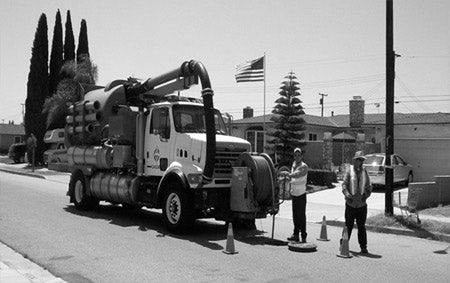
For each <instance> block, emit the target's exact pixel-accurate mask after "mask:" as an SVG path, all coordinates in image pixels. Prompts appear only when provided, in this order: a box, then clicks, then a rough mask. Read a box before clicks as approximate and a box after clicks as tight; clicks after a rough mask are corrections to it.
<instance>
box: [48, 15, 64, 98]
mask: <svg viewBox="0 0 450 283" xmlns="http://www.w3.org/2000/svg"><path fill="white" fill-rule="evenodd" d="M62 65H63V32H62V24H61V13H60V12H59V10H58V12H57V13H56V19H55V27H54V29H53V40H52V52H51V55H50V75H49V94H50V95H52V94H54V93H55V91H56V87H57V86H58V83H59V81H61V67H62Z"/></svg>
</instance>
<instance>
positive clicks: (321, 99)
mask: <svg viewBox="0 0 450 283" xmlns="http://www.w3.org/2000/svg"><path fill="white" fill-rule="evenodd" d="M319 95H320V96H322V97H321V98H320V105H322V114H321V115H320V117H323V97H324V96H328V94H325V93H319Z"/></svg>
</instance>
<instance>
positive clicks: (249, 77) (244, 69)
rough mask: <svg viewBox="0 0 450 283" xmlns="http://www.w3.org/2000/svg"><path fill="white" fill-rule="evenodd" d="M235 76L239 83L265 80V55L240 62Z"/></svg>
mask: <svg viewBox="0 0 450 283" xmlns="http://www.w3.org/2000/svg"><path fill="white" fill-rule="evenodd" d="M235 77H236V82H237V83H242V82H261V81H264V56H263V57H261V58H258V59H255V60H252V61H247V62H245V63H242V64H239V65H238V66H237V67H236V75H235Z"/></svg>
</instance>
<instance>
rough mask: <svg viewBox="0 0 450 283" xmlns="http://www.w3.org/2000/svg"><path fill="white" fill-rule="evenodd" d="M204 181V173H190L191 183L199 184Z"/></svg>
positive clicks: (189, 180)
mask: <svg viewBox="0 0 450 283" xmlns="http://www.w3.org/2000/svg"><path fill="white" fill-rule="evenodd" d="M201 181H202V174H188V182H189V184H199V183H200V182H201Z"/></svg>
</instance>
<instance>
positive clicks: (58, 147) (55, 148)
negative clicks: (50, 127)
mask: <svg viewBox="0 0 450 283" xmlns="http://www.w3.org/2000/svg"><path fill="white" fill-rule="evenodd" d="M60 162H67V148H66V147H65V145H64V143H63V142H59V143H52V144H50V148H49V149H47V150H46V151H45V152H44V164H45V165H48V164H49V163H60Z"/></svg>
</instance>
